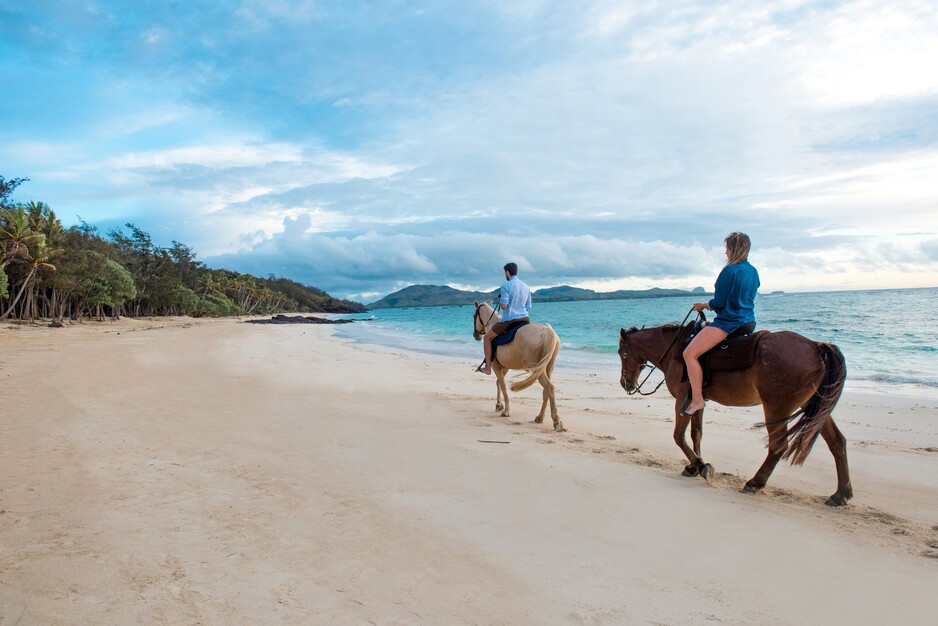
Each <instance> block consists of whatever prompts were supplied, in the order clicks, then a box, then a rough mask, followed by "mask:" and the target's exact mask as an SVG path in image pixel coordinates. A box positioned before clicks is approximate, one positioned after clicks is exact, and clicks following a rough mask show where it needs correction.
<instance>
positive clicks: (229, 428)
mask: <svg viewBox="0 0 938 626" xmlns="http://www.w3.org/2000/svg"><path fill="white" fill-rule="evenodd" d="M0 349H2V355H3V358H2V361H0V380H2V382H3V384H2V386H0V406H2V409H0V410H2V413H0V623H3V624H78V623H89V624H131V623H148V624H161V623H165V624H200V623H205V624H270V623H288V624H369V623H370V624H411V623H426V624H565V623H572V624H635V623H637V624H642V623H648V624H693V623H727V624H757V623H773V624H848V623H849V624H883V623H903V624H935V623H938V401H936V400H935V399H923V398H912V397H903V396H894V395H882V394H859V393H850V392H848V393H847V394H846V395H845V396H844V398H843V399H842V400H841V404H840V406H839V407H838V410H837V412H836V413H835V416H836V417H837V418H838V423H839V425H840V427H841V429H842V430H843V432H844V434H845V435H846V437H847V439H848V453H849V458H850V462H851V470H852V479H853V486H854V491H855V494H856V495H855V499H854V500H853V502H852V503H851V505H850V506H848V507H845V508H840V509H834V508H829V507H826V506H824V505H823V501H824V499H825V498H826V497H827V496H828V495H830V494H831V493H833V491H834V489H835V485H836V482H835V475H834V467H833V462H832V459H831V455H830V453H829V452H828V451H827V449H826V447H825V446H824V444H823V441H819V442H818V445H817V446H816V447H815V450H814V452H813V453H812V454H811V457H810V458H809V459H808V462H807V463H806V464H805V466H804V467H800V468H794V467H790V466H787V465H785V466H781V465H780V466H779V468H778V470H777V471H776V472H775V474H774V476H773V477H772V479H771V481H770V483H769V487H768V488H767V489H766V490H765V492H764V493H762V494H758V495H754V496H753V495H743V494H740V493H739V492H738V489H739V487H740V486H741V485H742V483H743V482H744V481H745V480H746V479H748V478H749V477H750V476H751V475H752V474H753V473H754V472H755V470H756V469H757V468H758V466H759V464H761V462H762V459H763V458H764V454H765V448H764V445H765V439H764V431H761V430H759V429H755V428H753V424H754V423H755V422H756V421H758V420H759V419H760V417H761V413H760V412H759V409H758V408H755V409H730V408H725V407H719V406H712V405H711V407H710V408H708V410H707V415H706V425H705V430H704V439H703V452H704V457H705V459H706V460H708V461H709V462H711V463H713V464H714V466H715V467H716V469H717V472H718V476H717V479H716V481H715V483H714V486H713V487H708V486H707V484H706V483H705V482H704V481H703V480H702V479H699V478H683V477H681V476H680V470H681V468H682V467H683V464H684V463H683V461H684V459H683V457H682V455H681V453H680V450H679V449H678V448H677V447H676V446H675V445H674V444H673V442H672V441H671V427H672V421H673V413H672V411H673V408H672V407H673V401H672V400H671V399H670V398H669V397H667V396H666V395H663V394H661V392H659V395H656V396H652V397H649V398H634V397H627V396H626V395H625V393H624V392H623V391H622V389H621V388H620V387H619V386H618V381H617V378H618V372H617V371H595V372H580V371H576V370H569V369H559V370H558V371H557V372H556V373H555V380H556V384H557V388H558V393H557V395H558V400H559V405H560V410H561V418H562V419H563V421H564V423H565V425H566V427H567V428H568V429H569V430H568V432H565V433H554V432H552V431H551V430H550V427H549V426H548V425H546V424H533V423H531V422H530V420H531V418H532V417H533V415H534V413H536V411H537V409H538V407H539V405H540V391H539V387H537V386H535V387H532V388H530V389H528V390H525V391H523V392H520V393H518V394H514V395H513V404H512V416H511V417H510V418H502V417H499V416H498V415H497V414H496V413H495V412H494V411H493V408H494V392H495V386H494V385H495V383H494V380H493V379H491V378H484V377H482V376H481V375H480V374H475V373H473V371H472V370H473V368H474V367H475V365H476V363H477V362H478V359H479V355H478V354H475V353H473V354H467V355H466V358H465V359H452V358H446V357H437V356H427V355H423V354H411V353H403V352H400V351H394V350H389V349H384V348H380V347H375V346H362V345H353V344H348V343H345V342H342V341H340V340H338V339H335V338H333V337H332V329H331V328H330V327H327V326H302V325H287V326H262V325H253V324H244V323H241V322H240V321H237V320H219V321H197V320H189V319H169V320H162V319H160V320H123V321H120V322H116V323H114V322H106V323H86V324H82V325H80V326H79V325H75V326H68V327H66V328H64V329H49V328H44V327H38V326H29V327H24V326H17V325H12V324H5V325H0ZM548 422H549V419H548ZM480 440H481V441H480ZM482 441H504V442H509V443H483V442H482Z"/></svg>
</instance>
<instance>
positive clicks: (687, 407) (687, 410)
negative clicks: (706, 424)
mask: <svg viewBox="0 0 938 626" xmlns="http://www.w3.org/2000/svg"><path fill="white" fill-rule="evenodd" d="M706 406H707V403H706V402H704V401H703V400H701V401H700V402H693V401H691V402H685V403H684V406H682V407H681V413H682V414H683V415H684V416H685V417H693V416H694V415H695V414H696V413H697V411H700V410H702V409H703V408H704V407H706Z"/></svg>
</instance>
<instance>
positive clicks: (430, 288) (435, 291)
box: [367, 285, 498, 309]
mask: <svg viewBox="0 0 938 626" xmlns="http://www.w3.org/2000/svg"><path fill="white" fill-rule="evenodd" d="M496 295H498V289H495V290H494V291H489V292H485V291H462V290H460V289H453V288H452V287H447V286H446V285H411V286H410V287H404V288H403V289H401V290H400V291H395V292H394V293H392V294H388V295H386V296H384V297H383V298H381V299H380V300H378V301H377V302H372V303H371V304H369V305H367V306H368V308H369V309H394V308H404V307H418V306H454V305H461V304H472V303H473V302H475V301H477V300H478V301H491V300H492V299H493V298H494V297H495V296H496Z"/></svg>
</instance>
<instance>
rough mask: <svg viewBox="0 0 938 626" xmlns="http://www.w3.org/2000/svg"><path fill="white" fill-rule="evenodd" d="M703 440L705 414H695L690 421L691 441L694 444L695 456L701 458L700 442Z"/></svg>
mask: <svg viewBox="0 0 938 626" xmlns="http://www.w3.org/2000/svg"><path fill="white" fill-rule="evenodd" d="M701 439H703V414H702V413H694V415H693V417H691V419H690V440H691V441H692V442H693V443H694V454H696V455H697V456H700V440H701Z"/></svg>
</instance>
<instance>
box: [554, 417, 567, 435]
mask: <svg viewBox="0 0 938 626" xmlns="http://www.w3.org/2000/svg"><path fill="white" fill-rule="evenodd" d="M554 432H557V433H565V432H567V429H566V428H564V427H563V422H561V421H559V420H558V421H556V422H554Z"/></svg>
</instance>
